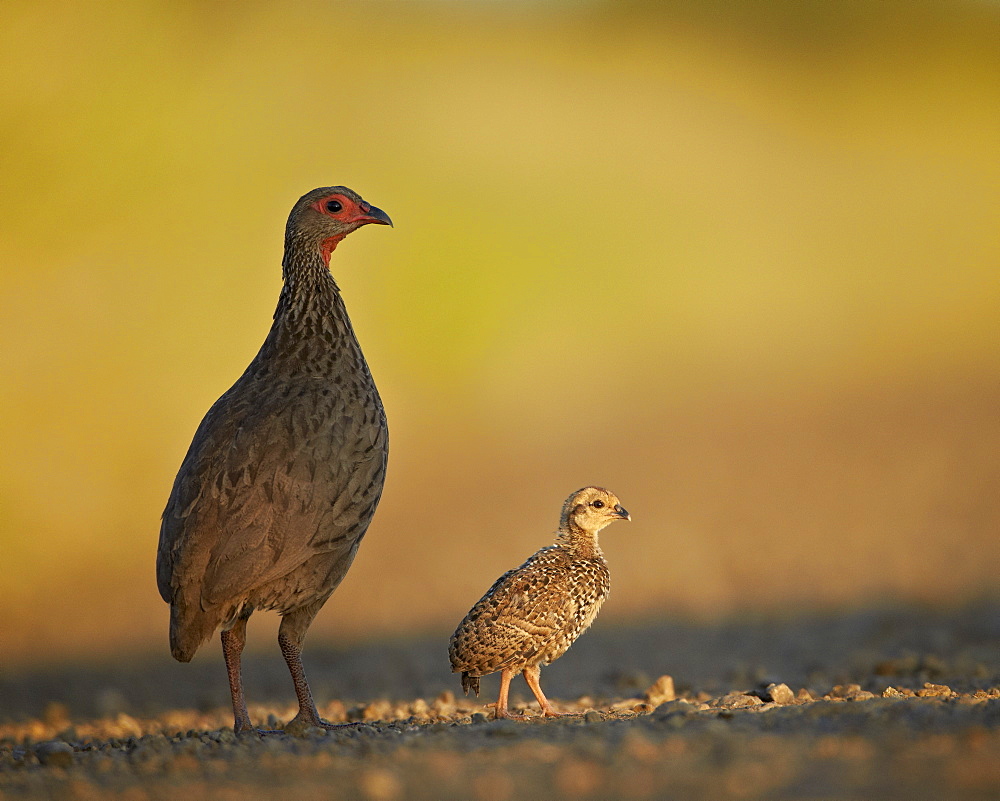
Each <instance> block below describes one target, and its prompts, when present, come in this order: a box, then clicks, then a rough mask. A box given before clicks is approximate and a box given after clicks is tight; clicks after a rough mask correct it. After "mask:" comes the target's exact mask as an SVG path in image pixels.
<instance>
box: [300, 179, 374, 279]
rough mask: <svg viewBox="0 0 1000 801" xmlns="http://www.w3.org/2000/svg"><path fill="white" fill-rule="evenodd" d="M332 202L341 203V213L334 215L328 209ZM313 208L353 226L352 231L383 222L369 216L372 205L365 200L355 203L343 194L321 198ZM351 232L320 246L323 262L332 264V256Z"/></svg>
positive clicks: (324, 242)
mask: <svg viewBox="0 0 1000 801" xmlns="http://www.w3.org/2000/svg"><path fill="white" fill-rule="evenodd" d="M331 200H336V201H337V202H339V203H340V205H341V209H340V211H338V212H336V213H334V212H331V211H330V210H329V209H327V207H326V204H327V203H329V202H330V201H331ZM312 207H313V208H314V209H316V211H318V212H319V213H320V214H325V215H326V216H327V217H333V219H335V220H339V221H340V222H342V223H344V224H345V225H350V226H353V227H352V228H351V229H350V231H353V230H355V229H356V228H360V227H361V226H362V225H367V224H368V223H377V222H381V220H378V219H377V218H375V217H370V216H368V212H369V211H371V208H372V207H371V205H370V204H368V203H365V202H364V201H363V200H362V201H361V202H360V203H355V202H354V201H353V200H351V199H350V198H348V197H344V195H341V194H333V195H328V196H327V197H324V198H320V199H319V200H317V201H316V202H315V203H313V204H312ZM350 231H345V232H344V233H342V234H338V235H337V236H331V237H330V238H328V239H324V240H323V242H322V243H321V244H320V253H322V254H323V261H325V262H326V263H327V264H329V263H330V254H331V253H333V251H334V250H335V249H336V247H337V245H338V244H339V243H340V240H341V239H343V238H344V237H345V236H347V234H348V233H350Z"/></svg>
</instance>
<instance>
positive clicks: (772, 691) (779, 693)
mask: <svg viewBox="0 0 1000 801" xmlns="http://www.w3.org/2000/svg"><path fill="white" fill-rule="evenodd" d="M763 696H764V700H765V701H773V702H774V703H776V704H790V703H792V701H794V700H795V695H794V693H792V690H791V688H790V687H789V686H788V685H787V684H768V685H767V688H766V689H765V690H764V693H763Z"/></svg>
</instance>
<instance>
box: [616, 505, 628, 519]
mask: <svg viewBox="0 0 1000 801" xmlns="http://www.w3.org/2000/svg"><path fill="white" fill-rule="evenodd" d="M615 514H617V515H618V517H619V518H621V519H622V520H628V521H630V522H631V520H632V515H630V514H629V513H628V512H627V511H625V509H624V507H623V506H622V505H621V504H620V503H616V504H615Z"/></svg>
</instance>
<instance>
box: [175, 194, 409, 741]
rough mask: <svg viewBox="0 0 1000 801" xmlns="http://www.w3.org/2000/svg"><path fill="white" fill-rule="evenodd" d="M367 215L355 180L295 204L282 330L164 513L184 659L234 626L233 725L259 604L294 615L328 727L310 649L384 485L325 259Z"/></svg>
mask: <svg viewBox="0 0 1000 801" xmlns="http://www.w3.org/2000/svg"><path fill="white" fill-rule="evenodd" d="M367 223H380V224H387V225H391V222H390V220H389V217H388V216H387V215H386V214H385V212H383V211H381V210H380V209H377V208H374V207H372V206H370V205H369V204H368V203H366V202H365V201H364V200H362V199H361V197H360V196H358V195H357V194H356V193H355V192H353V191H351V190H350V189H347V188H346V187H342V186H334V187H324V188H321V189H315V190H313V191H312V192H309V193H308V194H306V195H304V196H303V197H302V198H301V199H300V200H299V201H298V202H297V203H296V204H295V206H294V208H293V209H292V211H291V214H290V215H289V218H288V224H287V226H286V229H285V254H284V259H283V261H282V268H283V269H282V273H283V278H284V284H283V286H282V289H281V295H280V297H279V300H278V307H277V310H276V311H275V313H274V322H273V324H272V326H271V330H270V332H269V333H268V335H267V339H266V340H265V341H264V344H263V346H262V347H261V349H260V351H259V352H258V353H257V356H256V357H255V358H254V360H253V361H252V362H251V363H250V366H249V367H247V369H246V371H245V372H244V373H243V375H242V376H240V378H239V379H238V380H237V382H236V383H235V384H234V385H233V386H232V388H230V390H229V391H228V392H226V393H225V394H224V395H223V396H222V397H221V398H219V400H218V401H216V402H215V404H214V405H213V406H212V408H211V409H210V410H209V411H208V413H207V414H206V415H205V418H204V420H202V422H201V425H200V426H199V427H198V430H197V432H196V433H195V435H194V440H193V442H192V443H191V447H190V448H189V450H188V453H187V456H185V458H184V461H183V463H182V464H181V467H180V471H179V472H178V473H177V478H176V479H175V481H174V486H173V490H172V491H171V493H170V499H169V500H168V501H167V506H166V509H165V510H164V513H163V521H162V525H161V528H160V543H159V550H158V553H157V564H156V576H157V584H158V586H159V590H160V595H161V596H162V597H163V599H164V600H165V601H167V602H168V603H169V604H170V647H171V651H172V653H173V655H174V656H175V657H176V658H177V659H179V660H180V661H182V662H187V661H189V660H190V659H191V658H192V657H193V656H194V653H195V651H197V650H198V648H199V647H200V646H201V645H202V644H203V643H204V642H205V641H206V640H208V639H209V638H211V636H212V634H213V633H214V632H215V630H216V629H218V628H222V630H223V652H224V654H225V656H226V662H227V667H228V668H229V675H230V683H231V688H232V691H233V707H234V713H235V716H236V729H237V731H243V730H248V729H250V728H252V727H251V726H250V722H249V718H248V716H247V713H246V705H245V702H244V700H243V692H242V684H241V680H240V675H239V656H240V652H241V651H242V648H243V643H244V641H245V630H246V620H247V618H248V617H249V616H250V614H251V613H252V612H253V611H254V610H257V609H270V610H275V611H277V612H279V613H280V614H281V615H282V621H281V627H280V631H279V638H278V639H279V644H280V645H281V648H282V652H283V653H284V655H285V658H286V660H287V661H288V664H289V669H290V670H291V672H292V677H293V680H294V682H295V688H296V694H297V695H298V697H299V703H300V712H299V716H298V717H299V718H303V719H305V720H307V721H308V722H309V723H312V724H314V725H320V724H321V721H320V720H319V716H318V714H317V713H316V710H315V705H314V704H313V703H312V698H311V696H310V695H309V691H308V685H307V684H306V681H305V675H304V673H303V671H302V667H301V659H300V657H299V652H300V650H301V645H302V641H303V639H304V637H305V633H306V629H307V628H308V627H309V624H310V623H311V622H312V620H313V618H314V617H315V615H316V613H317V612H318V611H319V609H320V607H322V606H323V604H324V603H325V602H326V600H327V598H329V597H330V594H331V593H332V592H333V591H334V590H335V589H336V587H337V585H338V584H339V583H340V582H341V580H342V579H343V578H344V575H345V574H346V572H347V570H348V568H349V567H350V566H351V562H352V561H353V560H354V556H355V553H356V552H357V549H358V545H359V544H360V542H361V539H362V537H363V536H364V534H365V531H366V530H367V528H368V524H369V523H370V522H371V519H372V516H373V515H374V513H375V507H376V506H377V504H378V501H379V497H380V496H381V493H382V485H383V482H384V480H385V469H386V460H387V455H388V429H387V427H386V419H385V413H384V411H383V409H382V402H381V400H380V399H379V395H378V392H377V391H376V389H375V384H374V382H373V381H372V377H371V373H370V372H369V370H368V365H367V364H366V363H365V359H364V357H363V356H362V354H361V349H360V347H359V346H358V342H357V339H356V338H355V335H354V331H353V329H352V327H351V322H350V320H349V319H348V317H347V311H346V309H345V307H344V302H343V300H342V298H341V296H340V290H339V288H338V287H337V284H336V283H335V282H334V279H333V276H332V275H331V274H330V270H329V258H330V254H331V252H332V251H333V249H334V248H336V246H337V244H338V243H339V242H340V240H342V239H343V238H344V237H345V236H346V235H347V234H349V233H351V231H354V230H356V229H357V228H359V227H360V226H362V225H365V224H367Z"/></svg>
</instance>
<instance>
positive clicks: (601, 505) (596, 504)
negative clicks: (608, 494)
mask: <svg viewBox="0 0 1000 801" xmlns="http://www.w3.org/2000/svg"><path fill="white" fill-rule="evenodd" d="M590 505H591V506H593V507H594V508H595V509H603V508H604V501H594V502H593V503H592V504H590Z"/></svg>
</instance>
